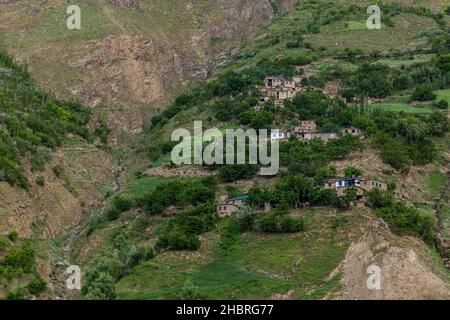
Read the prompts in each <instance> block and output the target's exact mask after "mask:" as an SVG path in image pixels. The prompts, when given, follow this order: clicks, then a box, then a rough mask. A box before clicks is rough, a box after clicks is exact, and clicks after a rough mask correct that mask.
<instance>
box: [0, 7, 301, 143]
mask: <svg viewBox="0 0 450 320" xmlns="http://www.w3.org/2000/svg"><path fill="white" fill-rule="evenodd" d="M294 4H295V0H279V1H274V0H247V1H242V0H228V1H220V0H209V1H195V0H192V1H185V0H175V1H168V2H160V1H151V0H104V1H103V0H91V1H86V3H84V4H82V5H80V7H81V25H82V27H81V30H72V31H69V30H67V28H66V27H65V21H66V17H67V16H68V15H67V14H66V13H65V9H66V8H67V3H61V1H56V0H47V1H33V3H32V4H30V3H29V1H28V2H26V1H15V2H7V3H5V4H3V5H2V12H1V13H0V25H1V26H2V27H0V35H1V36H2V38H3V41H2V42H3V43H4V44H5V45H6V46H7V48H8V50H9V51H10V52H11V53H12V54H13V55H14V56H15V57H17V58H18V59H19V60H20V61H22V62H26V63H27V64H29V66H30V71H31V73H32V75H33V76H34V77H35V78H36V79H37V80H38V82H39V83H40V84H41V85H43V86H44V87H46V88H49V89H51V90H52V91H53V92H55V94H57V95H58V96H61V97H64V98H70V97H71V96H75V97H76V98H78V99H80V100H81V101H82V102H83V103H85V104H87V105H90V106H92V107H94V108H99V109H100V108H102V109H103V108H104V110H105V111H107V112H106V113H107V118H108V124H109V125H110V127H111V128H112V129H113V133H114V136H118V135H119V134H120V132H123V131H125V132H126V133H132V134H133V133H140V132H141V131H142V130H143V127H144V125H145V123H146V122H147V121H148V119H149V118H150V117H151V116H152V115H154V114H155V113H157V112H160V111H161V110H162V109H163V108H165V107H166V106H167V105H168V104H169V103H170V102H171V100H172V98H173V96H174V95H175V94H176V93H178V92H179V91H180V90H181V89H182V88H183V87H185V86H186V85H188V84H189V83H190V82H192V81H195V80H199V79H203V80H204V79H206V78H208V77H209V76H210V75H211V73H212V72H213V71H214V69H215V68H216V66H217V64H223V63H226V61H227V60H228V59H229V58H230V57H231V56H232V55H233V54H235V53H236V52H237V51H238V49H239V47H240V45H241V43H242V42H243V41H245V40H247V39H251V38H252V37H253V36H254V35H255V33H256V31H257V30H258V29H259V28H260V27H261V26H262V25H263V24H265V23H268V22H269V21H270V19H272V17H273V16H274V15H275V14H276V12H281V11H283V10H286V9H288V8H290V7H291V6H293V5H294Z"/></svg>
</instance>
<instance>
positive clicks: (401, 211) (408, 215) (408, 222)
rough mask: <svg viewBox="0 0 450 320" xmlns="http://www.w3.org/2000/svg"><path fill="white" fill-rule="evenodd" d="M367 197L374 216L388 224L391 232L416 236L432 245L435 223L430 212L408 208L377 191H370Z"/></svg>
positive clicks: (390, 195)
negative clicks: (373, 210) (374, 213)
mask: <svg viewBox="0 0 450 320" xmlns="http://www.w3.org/2000/svg"><path fill="white" fill-rule="evenodd" d="M367 197H368V200H369V204H370V205H371V207H372V208H374V209H375V212H376V214H377V215H378V216H379V217H380V218H383V220H385V221H386V222H387V223H388V224H389V226H390V228H391V229H392V231H394V232H396V233H397V234H400V235H403V234H408V235H416V236H418V237H421V238H422V239H423V240H424V241H425V242H426V243H428V244H430V245H432V244H433V241H434V237H435V236H434V234H435V228H436V221H435V217H434V215H433V213H432V212H427V211H420V210H418V209H416V208H412V207H409V206H407V205H406V204H405V203H403V202H399V201H395V199H394V197H393V196H392V194H390V193H388V192H383V191H380V190H378V189H373V190H372V191H370V192H369V193H368V195H367Z"/></svg>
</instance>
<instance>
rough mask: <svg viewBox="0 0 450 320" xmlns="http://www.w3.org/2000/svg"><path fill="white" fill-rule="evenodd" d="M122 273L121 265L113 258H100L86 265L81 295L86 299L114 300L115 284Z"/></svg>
mask: <svg viewBox="0 0 450 320" xmlns="http://www.w3.org/2000/svg"><path fill="white" fill-rule="evenodd" d="M122 272H123V263H122V262H121V261H120V260H119V259H118V258H117V257H115V256H102V257H100V258H98V259H96V260H95V261H94V262H93V263H92V264H90V265H88V266H87V268H86V272H85V274H84V281H83V287H82V288H81V292H82V294H83V295H84V296H85V297H86V298H87V299H92V300H98V299H100V300H111V299H114V298H115V282H116V281H117V280H118V279H119V277H120V276H121V275H122Z"/></svg>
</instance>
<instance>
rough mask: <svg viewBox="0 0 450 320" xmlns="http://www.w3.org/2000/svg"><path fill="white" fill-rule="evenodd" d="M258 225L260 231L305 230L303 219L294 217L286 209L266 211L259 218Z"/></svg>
mask: <svg viewBox="0 0 450 320" xmlns="http://www.w3.org/2000/svg"><path fill="white" fill-rule="evenodd" d="M258 227H259V230H260V231H263V232H271V233H279V232H286V233H288V232H301V231H304V230H305V224H304V220H303V219H299V218H297V219H296V218H293V217H291V216H289V214H288V212H287V211H284V210H281V211H280V210H276V211H273V212H268V213H266V214H265V215H264V216H263V217H262V218H261V219H260V220H259V223H258Z"/></svg>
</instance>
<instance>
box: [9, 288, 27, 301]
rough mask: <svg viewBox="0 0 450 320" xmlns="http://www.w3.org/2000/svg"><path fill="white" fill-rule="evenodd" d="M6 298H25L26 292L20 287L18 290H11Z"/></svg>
mask: <svg viewBox="0 0 450 320" xmlns="http://www.w3.org/2000/svg"><path fill="white" fill-rule="evenodd" d="M6 299H8V300H25V294H24V293H23V291H22V290H20V289H18V290H16V291H9V292H8V293H7V294H6Z"/></svg>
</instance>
